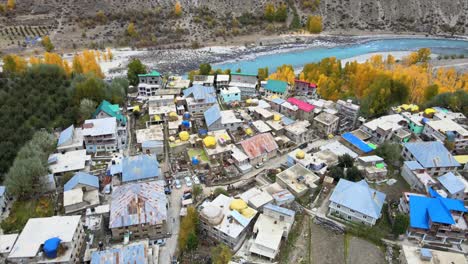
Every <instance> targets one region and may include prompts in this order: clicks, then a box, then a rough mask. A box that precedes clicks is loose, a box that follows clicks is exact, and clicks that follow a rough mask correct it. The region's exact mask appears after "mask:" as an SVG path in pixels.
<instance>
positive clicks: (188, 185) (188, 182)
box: [185, 176, 192, 187]
mask: <svg viewBox="0 0 468 264" xmlns="http://www.w3.org/2000/svg"><path fill="white" fill-rule="evenodd" d="M185 184H187V187H192V180H191V179H190V177H189V176H187V177H185Z"/></svg>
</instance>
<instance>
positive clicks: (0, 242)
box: [0, 234, 18, 259]
mask: <svg viewBox="0 0 468 264" xmlns="http://www.w3.org/2000/svg"><path fill="white" fill-rule="evenodd" d="M17 239H18V234H8V235H6V234H3V235H0V257H1V258H3V259H6V258H7V257H8V254H10V252H11V249H12V248H13V246H14V245H15V243H16V240H17Z"/></svg>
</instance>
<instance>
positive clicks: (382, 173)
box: [357, 155, 388, 181]
mask: <svg viewBox="0 0 468 264" xmlns="http://www.w3.org/2000/svg"><path fill="white" fill-rule="evenodd" d="M357 168H358V169H359V170H360V171H362V172H363V174H364V176H365V177H366V179H367V180H368V181H382V180H385V179H386V178H387V173H388V171H387V164H385V162H384V159H383V158H381V157H379V156H376V155H372V156H365V157H359V158H358V164H357Z"/></svg>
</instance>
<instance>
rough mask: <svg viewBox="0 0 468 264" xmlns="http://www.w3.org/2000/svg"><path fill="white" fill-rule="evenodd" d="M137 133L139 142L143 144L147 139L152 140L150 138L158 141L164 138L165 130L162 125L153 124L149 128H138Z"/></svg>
mask: <svg viewBox="0 0 468 264" xmlns="http://www.w3.org/2000/svg"><path fill="white" fill-rule="evenodd" d="M135 133H136V140H137V143H138V144H141V143H143V142H145V141H150V140H157V141H163V140H164V131H163V126H162V125H152V126H150V127H149V128H145V129H138V130H136V131H135Z"/></svg>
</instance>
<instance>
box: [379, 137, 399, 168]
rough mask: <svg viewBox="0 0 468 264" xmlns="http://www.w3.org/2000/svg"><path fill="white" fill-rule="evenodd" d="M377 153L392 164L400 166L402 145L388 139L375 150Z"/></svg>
mask: <svg viewBox="0 0 468 264" xmlns="http://www.w3.org/2000/svg"><path fill="white" fill-rule="evenodd" d="M375 155H377V156H379V157H381V158H383V159H384V161H385V162H386V163H387V164H389V165H392V166H395V167H399V166H400V162H401V145H400V144H397V143H390V142H388V141H386V142H385V143H383V144H382V145H380V146H379V147H378V148H377V149H376V150H375Z"/></svg>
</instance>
